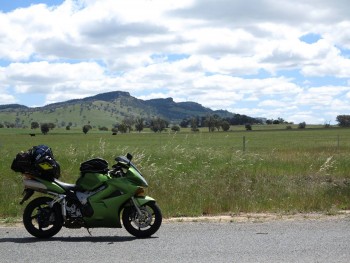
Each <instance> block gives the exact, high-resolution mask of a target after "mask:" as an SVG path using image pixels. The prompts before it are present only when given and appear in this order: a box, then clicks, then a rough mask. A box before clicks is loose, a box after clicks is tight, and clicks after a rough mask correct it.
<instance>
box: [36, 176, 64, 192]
mask: <svg viewBox="0 0 350 263" xmlns="http://www.w3.org/2000/svg"><path fill="white" fill-rule="evenodd" d="M35 180H37V181H39V182H40V183H42V184H44V185H45V186H46V187H47V191H50V192H55V193H57V194H64V193H65V191H64V189H63V188H62V187H61V186H59V185H58V184H56V183H55V182H52V181H46V180H43V179H40V178H39V177H36V178H35Z"/></svg>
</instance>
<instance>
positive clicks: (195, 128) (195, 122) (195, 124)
mask: <svg viewBox="0 0 350 263" xmlns="http://www.w3.org/2000/svg"><path fill="white" fill-rule="evenodd" d="M191 131H198V118H195V117H193V118H192V119H191Z"/></svg>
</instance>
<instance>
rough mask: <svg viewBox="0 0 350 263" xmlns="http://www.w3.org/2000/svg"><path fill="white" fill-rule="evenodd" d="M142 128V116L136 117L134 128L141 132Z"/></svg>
mask: <svg viewBox="0 0 350 263" xmlns="http://www.w3.org/2000/svg"><path fill="white" fill-rule="evenodd" d="M143 128H144V120H143V119H142V118H137V119H136V121H135V129H136V130H137V131H138V132H141V131H142V130H143Z"/></svg>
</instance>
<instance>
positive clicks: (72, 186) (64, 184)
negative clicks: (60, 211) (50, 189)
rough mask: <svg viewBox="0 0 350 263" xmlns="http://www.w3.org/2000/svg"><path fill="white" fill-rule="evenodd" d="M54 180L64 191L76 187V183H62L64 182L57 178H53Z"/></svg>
mask: <svg viewBox="0 0 350 263" xmlns="http://www.w3.org/2000/svg"><path fill="white" fill-rule="evenodd" d="M54 182H55V183H56V184H58V185H59V186H61V187H62V188H64V189H65V190H66V191H69V190H73V191H74V190H76V189H77V185H75V184H67V183H64V182H62V181H60V180H57V179H55V180H54Z"/></svg>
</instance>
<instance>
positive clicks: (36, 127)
mask: <svg viewBox="0 0 350 263" xmlns="http://www.w3.org/2000/svg"><path fill="white" fill-rule="evenodd" d="M39 126H40V125H39V123H38V122H36V121H33V122H32V123H31V124H30V128H31V129H32V130H34V129H38V128H39Z"/></svg>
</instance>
